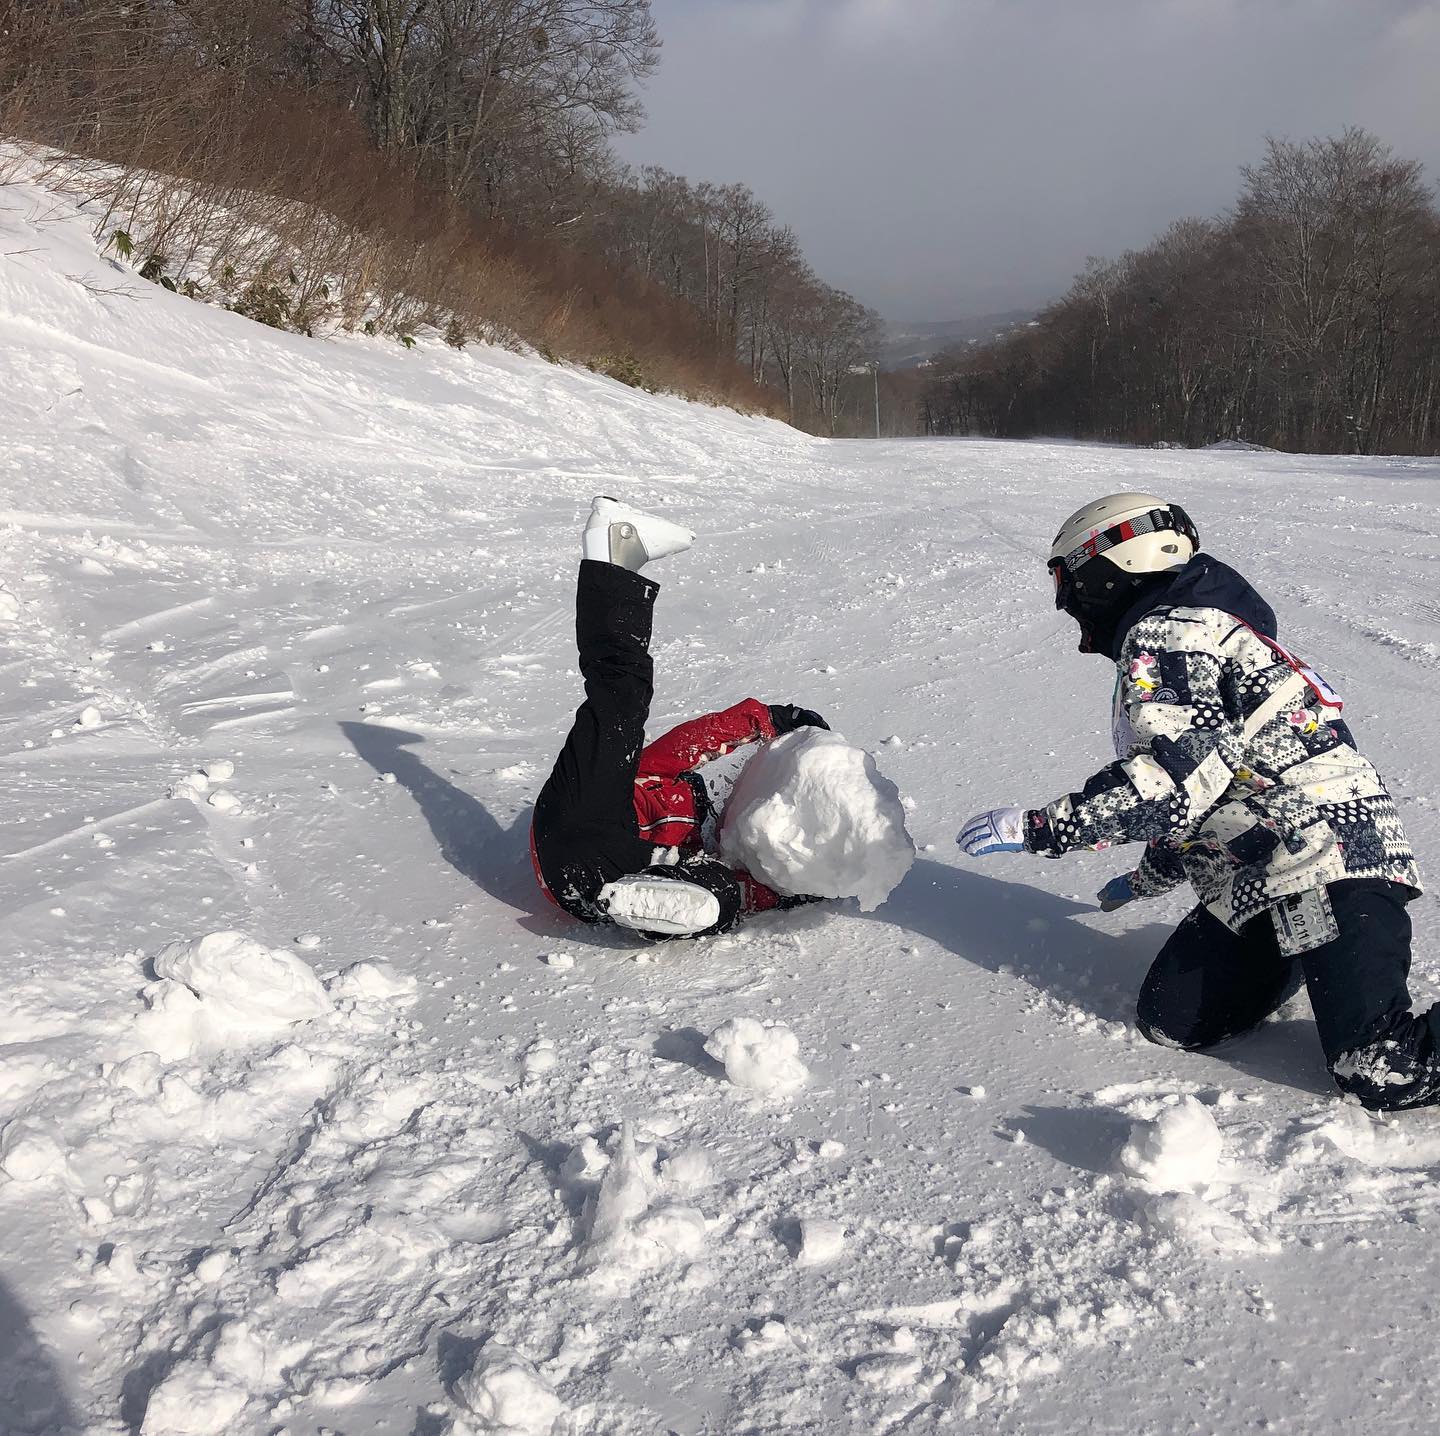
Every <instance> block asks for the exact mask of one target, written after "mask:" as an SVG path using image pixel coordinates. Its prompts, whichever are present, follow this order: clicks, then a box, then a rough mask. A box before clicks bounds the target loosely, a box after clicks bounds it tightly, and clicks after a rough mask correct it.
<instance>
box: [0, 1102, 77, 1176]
mask: <svg viewBox="0 0 1440 1436" xmlns="http://www.w3.org/2000/svg"><path fill="white" fill-rule="evenodd" d="M67 1171H68V1162H67V1159H66V1155H65V1148H64V1146H63V1145H62V1144H61V1142H60V1140H59V1138H58V1136H57V1135H56V1133H55V1132H54V1131H53V1130H52V1129H51V1127H50V1126H49V1124H48V1123H43V1122H39V1121H36V1120H29V1121H24V1120H21V1119H20V1118H18V1117H17V1118H16V1119H15V1120H14V1121H12V1122H7V1123H6V1124H5V1126H4V1127H0V1172H3V1173H4V1174H5V1175H6V1176H7V1177H9V1178H10V1179H11V1180H12V1181H16V1182H38V1181H41V1180H42V1179H44V1178H46V1177H64V1176H65V1175H66V1174H67Z"/></svg>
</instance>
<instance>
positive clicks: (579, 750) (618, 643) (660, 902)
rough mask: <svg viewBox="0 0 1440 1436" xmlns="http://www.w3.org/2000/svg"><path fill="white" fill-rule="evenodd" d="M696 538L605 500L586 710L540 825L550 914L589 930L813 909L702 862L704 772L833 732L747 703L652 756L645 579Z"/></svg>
mask: <svg viewBox="0 0 1440 1436" xmlns="http://www.w3.org/2000/svg"><path fill="white" fill-rule="evenodd" d="M694 538H695V536H694V534H692V533H690V532H689V531H688V530H687V529H682V528H680V527H679V526H678V525H676V524H672V523H669V522H668V521H667V520H665V519H661V518H657V517H655V516H654V515H651V514H645V513H641V512H640V511H638V510H636V509H632V508H629V507H627V506H626V505H624V504H620V503H617V502H616V501H615V500H614V499H609V498H604V497H601V498H597V499H596V500H595V502H594V505H593V506H592V508H591V512H590V519H589V522H588V523H587V524H586V526H585V535H584V541H583V553H584V557H583V559H582V560H581V563H580V580H579V585H578V587H577V590H576V594H575V638H576V644H577V647H578V648H579V654H580V673H581V676H582V677H583V679H584V681H585V701H584V703H582V704H581V705H580V708H579V711H578V712H577V713H576V714H575V722H574V725H573V726H572V727H571V729H570V733H569V736H568V737H567V738H566V739H565V745H564V747H563V748H562V749H561V750H560V756H559V758H557V759H556V760H555V767H554V770H553V771H552V772H551V774H550V777H549V778H548V779H547V780H546V783H545V786H544V787H543V788H542V789H541V790H540V796H539V797H538V798H537V799H536V802H535V816H534V819H533V821H532V823H531V827H530V856H531V860H532V861H533V863H534V867H535V876H536V877H537V878H538V879H539V881H540V886H541V888H542V889H543V890H544V892H545V895H546V897H548V898H549V899H550V900H551V902H553V903H555V904H557V905H558V906H559V907H561V908H563V909H564V910H565V911H566V912H567V913H569V914H570V915H571V916H572V917H576V918H579V919H580V921H581V922H590V923H605V922H610V923H615V924H617V925H619V926H621V927H626V928H630V929H632V930H633V931H635V932H639V933H641V934H643V935H645V936H647V937H655V938H664V937H702V936H707V935H709V934H711V933H717V932H724V931H725V930H726V929H727V928H730V927H732V926H734V924H735V923H736V921H737V920H738V919H739V918H740V917H741V916H742V915H744V914H748V913H755V912H765V911H767V910H768V909H770V908H777V907H782V908H783V907H793V906H795V905H796V904H797V903H800V902H804V901H807V899H805V898H798V897H782V896H781V895H780V894H779V893H777V892H775V891H774V890H773V889H771V888H768V887H766V886H765V884H763V883H761V882H759V881H757V880H756V879H755V878H753V877H751V876H750V875H749V874H748V873H746V872H742V871H740V870H739V869H736V868H732V867H728V866H727V865H726V864H724V863H722V862H720V861H719V860H718V859H717V858H714V857H712V856H710V855H708V854H707V853H706V852H705V851H704V849H703V847H702V845H701V828H702V825H703V824H704V822H705V820H706V818H707V817H708V816H710V814H711V804H710V799H709V797H708V794H707V791H706V787H705V783H704V781H703V780H702V779H701V778H700V777H699V775H698V774H697V773H696V772H695V769H696V768H698V767H699V766H700V765H701V764H702V763H705V762H708V761H709V760H710V759H712V758H716V757H718V756H720V755H722V754H725V753H729V752H731V751H732V750H733V749H735V748H737V747H740V746H741V745H743V744H746V743H757V742H761V741H764V740H768V739H771V738H774V737H776V736H777V735H778V734H781V733H788V732H791V731H793V730H794V729H796V728H801V727H816V728H825V727H828V726H829V725H828V724H826V722H825V720H824V719H823V718H821V717H820V715H819V714H818V713H812V712H810V711H808V710H807V709H804V708H796V707H794V706H792V705H790V704H775V705H767V704H764V703H761V702H758V701H757V700H756V699H754V698H747V699H745V700H744V701H743V702H741V703H737V704H735V706H734V707H733V708H727V709H725V711H724V712H722V713H710V714H707V715H705V716H704V717H702V718H696V719H693V720H692V721H690V722H688V723H682V724H681V725H680V726H679V727H678V728H675V729H672V730H671V731H670V732H669V733H667V734H665V736H664V737H663V738H660V739H657V740H656V741H655V742H654V743H651V744H650V745H649V746H648V747H646V746H645V720H646V719H647V718H648V717H649V714H650V699H651V697H652V695H653V692H654V682H653V679H654V664H653V662H652V660H651V657H650V632H651V621H652V617H653V613H654V607H655V595H656V594H657V593H658V592H659V591H660V586H659V585H658V584H657V583H655V582H654V581H653V580H651V579H648V578H645V577H643V576H642V575H641V573H640V572H639V570H640V568H641V567H642V566H643V565H644V564H645V563H647V562H649V561H652V560H655V559H661V558H667V557H668V556H670V555H671V554H676V553H680V552H682V551H683V550H685V549H687V548H689V547H690V545H691V543H692V542H694Z"/></svg>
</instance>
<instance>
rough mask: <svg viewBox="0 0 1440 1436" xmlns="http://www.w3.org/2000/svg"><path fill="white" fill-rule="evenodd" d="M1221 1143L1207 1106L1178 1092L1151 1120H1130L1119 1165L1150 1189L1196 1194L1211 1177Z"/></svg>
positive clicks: (1214, 1175)
mask: <svg viewBox="0 0 1440 1436" xmlns="http://www.w3.org/2000/svg"><path fill="white" fill-rule="evenodd" d="M1222 1146H1223V1143H1222V1140H1221V1137H1220V1129H1219V1128H1218V1127H1217V1126H1216V1125H1215V1119H1214V1117H1212V1116H1211V1115H1210V1109H1209V1108H1208V1107H1206V1106H1205V1105H1204V1104H1203V1103H1201V1102H1198V1101H1196V1099H1195V1098H1194V1097H1183V1098H1181V1100H1180V1101H1179V1102H1178V1103H1176V1104H1175V1105H1174V1106H1173V1107H1166V1108H1165V1109H1164V1110H1163V1111H1162V1112H1161V1113H1160V1115H1159V1116H1158V1117H1156V1118H1155V1120H1154V1121H1153V1122H1147V1121H1139V1122H1136V1123H1135V1124H1134V1126H1133V1127H1132V1128H1131V1131H1130V1140H1129V1141H1128V1142H1127V1143H1126V1144H1125V1146H1124V1147H1123V1148H1122V1149H1121V1152H1120V1166H1121V1168H1122V1170H1124V1171H1125V1172H1127V1173H1128V1174H1129V1175H1130V1176H1132V1177H1134V1178H1135V1179H1136V1181H1138V1182H1139V1183H1140V1184H1141V1185H1142V1186H1144V1187H1146V1188H1147V1189H1148V1190H1150V1191H1152V1192H1192V1193H1201V1192H1203V1191H1204V1189H1205V1188H1206V1187H1208V1186H1209V1185H1210V1184H1211V1183H1212V1182H1213V1181H1214V1180H1215V1177H1216V1174H1217V1172H1218V1171H1219V1168H1220V1153H1221V1148H1222Z"/></svg>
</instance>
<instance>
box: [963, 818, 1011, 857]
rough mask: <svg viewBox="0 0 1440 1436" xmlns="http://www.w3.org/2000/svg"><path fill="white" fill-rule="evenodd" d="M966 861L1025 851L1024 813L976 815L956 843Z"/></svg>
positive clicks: (966, 825) (964, 828)
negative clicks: (995, 854) (994, 854)
mask: <svg viewBox="0 0 1440 1436" xmlns="http://www.w3.org/2000/svg"><path fill="white" fill-rule="evenodd" d="M955 841H956V842H957V843H959V844H960V848H961V850H962V851H963V852H964V853H965V855H966V856H967V857H972V858H988V857H989V856H990V855H991V854H992V853H1023V852H1024V851H1025V810H1024V809H1023V808H991V809H990V810H989V812H985V813H976V814H975V816H974V817H973V818H971V819H970V820H969V821H968V822H967V823H966V824H965V826H964V827H963V828H961V829H960V835H959V836H958V837H957V838H956V839H955Z"/></svg>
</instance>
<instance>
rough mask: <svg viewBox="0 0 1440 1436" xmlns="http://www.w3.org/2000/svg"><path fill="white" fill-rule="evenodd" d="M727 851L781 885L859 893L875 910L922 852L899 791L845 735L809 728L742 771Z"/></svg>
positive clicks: (817, 893) (820, 892) (813, 892)
mask: <svg viewBox="0 0 1440 1436" xmlns="http://www.w3.org/2000/svg"><path fill="white" fill-rule="evenodd" d="M720 853H721V856H722V857H724V859H725V860H726V861H727V862H730V863H733V864H734V865H735V866H737V867H740V868H743V869H744V870H745V871H746V872H749V873H753V874H754V875H755V876H756V877H758V878H760V879H761V880H762V881H764V882H766V883H768V884H769V885H770V886H771V887H772V888H774V889H775V890H776V891H777V892H782V893H788V894H790V895H792V896H795V897H800V896H812V897H825V898H846V897H854V898H858V899H859V900H860V907H861V910H862V911H864V912H871V911H873V910H874V909H875V908H877V907H879V906H880V904H881V903H883V902H884V901H885V899H886V898H887V897H889V896H890V894H891V892H892V891H893V890H894V888H895V886H896V885H897V884H898V883H899V881H900V879H901V878H903V877H904V876H905V874H906V873H907V872H908V871H909V870H910V864H911V863H912V862H914V860H915V844H914V843H913V842H912V841H911V839H910V834H909V833H908V832H907V831H906V829H905V809H904V807H903V805H902V804H901V802H900V793H899V790H898V789H897V788H896V787H895V785H894V783H892V782H891V781H890V780H889V779H888V778H885V777H882V776H881V774H880V772H879V770H878V769H877V768H876V766H875V759H874V758H873V757H871V755H870V754H869V753H867V752H865V750H864V749H863V748H856V747H853V746H852V745H851V744H849V743H847V742H846V741H845V739H844V738H842V737H841V736H840V734H838V733H831V732H827V731H826V730H825V729H823V728H801V729H797V730H796V731H795V732H794V733H787V734H785V735H784V736H783V737H780V738H777V739H776V740H775V741H774V742H773V743H768V744H766V745H765V746H764V747H762V748H761V749H760V750H759V752H757V753H756V754H755V756H754V757H752V758H751V759H750V761H749V763H748V764H747V765H746V767H745V770H744V772H742V773H741V774H740V777H739V779H738V780H737V782H736V784H735V790H734V792H733V793H732V794H731V797H730V801H729V803H728V804H727V806H726V809H725V818H724V822H723V824H722V825H721V829H720Z"/></svg>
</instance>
